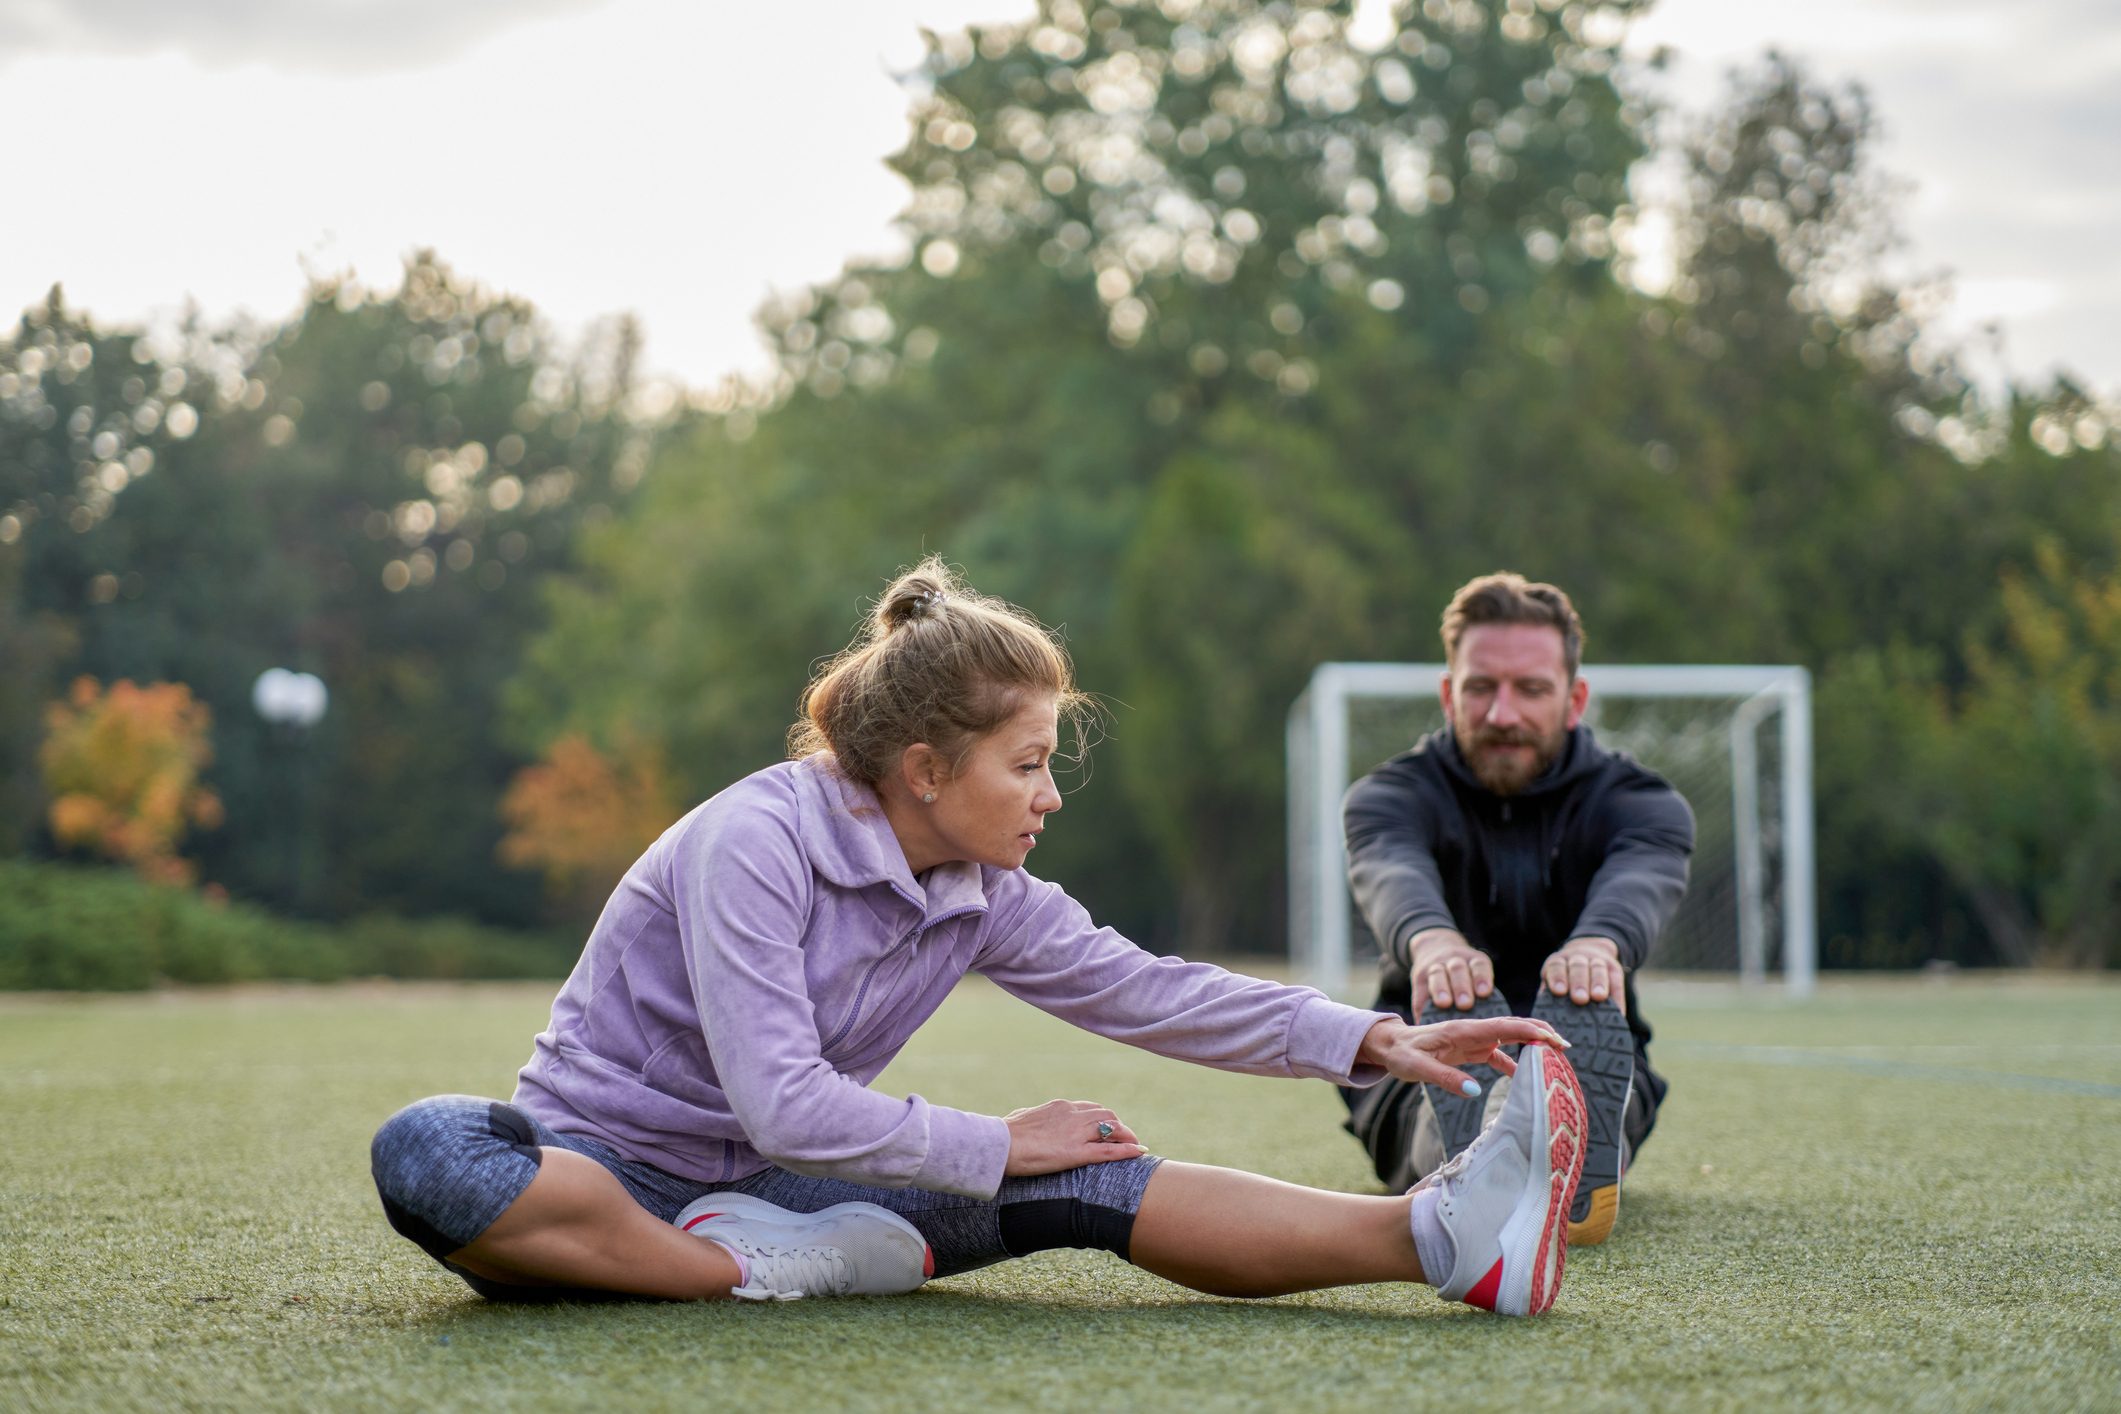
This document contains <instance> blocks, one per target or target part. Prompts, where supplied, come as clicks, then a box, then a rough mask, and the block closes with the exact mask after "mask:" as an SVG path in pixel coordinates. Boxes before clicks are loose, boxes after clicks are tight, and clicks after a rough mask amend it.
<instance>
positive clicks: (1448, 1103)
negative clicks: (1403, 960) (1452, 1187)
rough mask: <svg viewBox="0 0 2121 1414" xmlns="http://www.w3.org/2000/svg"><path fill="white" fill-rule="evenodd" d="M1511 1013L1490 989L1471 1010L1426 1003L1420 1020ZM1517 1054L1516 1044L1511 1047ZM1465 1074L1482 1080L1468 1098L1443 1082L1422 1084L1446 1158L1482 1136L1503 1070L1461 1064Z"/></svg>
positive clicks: (1432, 1022)
mask: <svg viewBox="0 0 2121 1414" xmlns="http://www.w3.org/2000/svg"><path fill="white" fill-rule="evenodd" d="M1509 1014H1510V1004H1509V1003H1508V1002H1506V1001H1504V1000H1503V999H1502V993H1500V992H1490V993H1488V994H1487V995H1486V996H1485V997H1482V998H1480V999H1479V1000H1478V1001H1476V1002H1475V1003H1474V1004H1473V1009H1472V1010H1471V1011H1457V1010H1446V1009H1445V1008H1443V1007H1439V1006H1437V1005H1436V1004H1435V1003H1434V1002H1429V1003H1426V1004H1424V1005H1423V1007H1422V1009H1421V1024H1422V1025H1424V1026H1433V1025H1435V1024H1436V1023H1437V1022H1439V1021H1465V1020H1469V1019H1472V1020H1481V1021H1492V1020H1495V1019H1497V1018H1499V1017H1505V1016H1508V1015H1509ZM1508 1050H1509V1052H1510V1054H1512V1055H1513V1056H1514V1055H1515V1054H1516V1048H1515V1047H1509V1048H1508ZM1459 1069H1460V1070H1463V1071H1464V1072H1465V1073H1466V1074H1468V1075H1470V1076H1472V1077H1473V1078H1474V1079H1475V1080H1477V1081H1479V1082H1480V1090H1481V1093H1480V1094H1478V1095H1475V1096H1473V1097H1471V1098H1468V1097H1466V1096H1464V1095H1460V1094H1458V1093H1456V1092H1455V1091H1451V1090H1446V1089H1444V1088H1443V1087H1442V1086H1441V1085H1423V1086H1422V1087H1421V1088H1422V1090H1423V1092H1424V1093H1425V1095H1426V1097H1427V1099H1428V1102H1429V1109H1430V1111H1431V1112H1432V1113H1434V1114H1435V1116H1436V1130H1437V1134H1438V1135H1439V1137H1441V1138H1442V1140H1443V1156H1444V1159H1445V1161H1446V1162H1448V1161H1450V1160H1452V1159H1455V1158H1457V1157H1458V1156H1459V1155H1460V1154H1462V1153H1464V1152H1465V1151H1466V1146H1467V1145H1469V1144H1471V1143H1472V1142H1473V1141H1474V1140H1475V1139H1478V1138H1479V1137H1480V1129H1481V1120H1482V1118H1483V1117H1484V1115H1485V1113H1486V1110H1487V1104H1488V1095H1489V1093H1490V1092H1492V1091H1493V1090H1494V1088H1495V1081H1496V1079H1497V1077H1498V1075H1499V1074H1500V1072H1498V1071H1497V1070H1496V1069H1495V1067H1493V1066H1491V1065H1466V1066H1460V1067H1459Z"/></svg>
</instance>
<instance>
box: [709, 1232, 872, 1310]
mask: <svg viewBox="0 0 2121 1414" xmlns="http://www.w3.org/2000/svg"><path fill="white" fill-rule="evenodd" d="M730 1238H737V1240H736V1241H730V1242H729V1245H730V1246H732V1247H736V1248H738V1249H739V1250H741V1251H742V1252H743V1254H744V1256H745V1258H746V1259H748V1260H749V1261H750V1263H751V1280H750V1281H749V1282H747V1283H746V1284H744V1285H743V1286H739V1287H733V1288H731V1289H730V1292H729V1294H730V1295H731V1296H736V1297H741V1298H742V1299H744V1300H746V1301H794V1300H796V1299H797V1298H799V1297H803V1296H844V1295H845V1294H846V1292H847V1288H848V1287H850V1286H852V1285H853V1284H854V1277H853V1274H852V1273H851V1272H849V1271H848V1270H847V1254H846V1253H845V1252H843V1251H841V1250H840V1249H839V1248H837V1247H779V1246H775V1245H773V1244H771V1243H760V1242H753V1241H752V1240H750V1239H749V1238H738V1237H737V1234H735V1233H730V1234H727V1235H726V1236H722V1237H719V1238H718V1239H717V1240H720V1241H729V1239H730Z"/></svg>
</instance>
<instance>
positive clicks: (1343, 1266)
mask: <svg viewBox="0 0 2121 1414" xmlns="http://www.w3.org/2000/svg"><path fill="white" fill-rule="evenodd" d="M1407 1201H1408V1200H1407V1199H1405V1198H1366V1197H1363V1196H1361V1195H1359V1194H1354V1193H1328V1192H1326V1191H1325V1190H1323V1189H1318V1188H1301V1187H1298V1186H1297V1185H1296V1184H1293V1183H1283V1182H1281V1181H1280V1180H1279V1179H1273V1178H1261V1177H1260V1176H1258V1175H1257V1174H1249V1173H1240V1172H1238V1171H1237V1170H1235V1169H1222V1168H1209V1167H1207V1166H1205V1165H1202V1164H1181V1163H1175V1162H1172V1161H1170V1160H1165V1161H1164V1162H1163V1163H1162V1164H1160V1165H1159V1166H1158V1167H1157V1170H1156V1173H1155V1174H1154V1176H1152V1177H1151V1178H1150V1180H1149V1186H1148V1188H1146V1189H1145V1190H1143V1192H1142V1203H1141V1209H1140V1211H1138V1212H1137V1213H1136V1214H1135V1215H1134V1234H1133V1237H1132V1240H1131V1242H1130V1243H1129V1248H1128V1259H1129V1260H1130V1261H1132V1262H1133V1263H1134V1264H1135V1265H1136V1266H1138V1267H1142V1268H1144V1269H1146V1270H1148V1271H1152V1272H1154V1273H1156V1274H1157V1275H1158V1276H1160V1277H1164V1278H1167V1279H1168V1280H1171V1281H1175V1282H1177V1283H1179V1284H1180V1285H1182V1286H1190V1287H1192V1288H1193V1289H1194V1290H1195V1291H1205V1292H1208V1293H1210V1294H1212V1295H1215V1296H1280V1295H1283V1294H1285V1293H1287V1292H1291V1291H1311V1290H1315V1289H1316V1288H1318V1287H1322V1286H1350V1285H1354V1284H1357V1283H1360V1282H1372V1281H1424V1280H1426V1278H1425V1277H1424V1276H1423V1275H1422V1270H1421V1258H1420V1257H1418V1256H1416V1255H1415V1252H1414V1236H1413V1233H1412V1231H1411V1230H1410V1229H1409V1227H1408V1225H1407ZM496 1226H498V1224H496Z"/></svg>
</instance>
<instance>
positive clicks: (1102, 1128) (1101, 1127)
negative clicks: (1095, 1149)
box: [1097, 1120, 1119, 1143]
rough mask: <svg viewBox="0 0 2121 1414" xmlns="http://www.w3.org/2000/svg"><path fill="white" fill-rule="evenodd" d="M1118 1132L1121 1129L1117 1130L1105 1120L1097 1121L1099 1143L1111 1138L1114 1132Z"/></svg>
mask: <svg viewBox="0 0 2121 1414" xmlns="http://www.w3.org/2000/svg"><path fill="white" fill-rule="evenodd" d="M1118 1132H1119V1131H1117V1130H1115V1129H1114V1128H1113V1127H1112V1126H1111V1125H1109V1124H1107V1123H1106V1122H1105V1121H1104V1120H1099V1121H1098V1122H1097V1138H1098V1142H1099V1143H1103V1142H1104V1141H1105V1140H1107V1139H1110V1138H1111V1137H1112V1136H1113V1135H1114V1134H1116V1133H1118Z"/></svg>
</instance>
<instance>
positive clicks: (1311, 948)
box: [1287, 663, 1818, 997]
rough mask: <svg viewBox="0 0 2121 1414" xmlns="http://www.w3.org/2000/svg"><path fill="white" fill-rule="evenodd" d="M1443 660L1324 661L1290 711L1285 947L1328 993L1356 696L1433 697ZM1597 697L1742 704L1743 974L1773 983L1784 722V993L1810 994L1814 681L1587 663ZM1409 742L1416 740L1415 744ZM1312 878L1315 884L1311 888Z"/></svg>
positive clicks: (1794, 670)
mask: <svg viewBox="0 0 2121 1414" xmlns="http://www.w3.org/2000/svg"><path fill="white" fill-rule="evenodd" d="M1445 671H1446V668H1445V666H1444V665H1443V664H1442V663H1321V664H1320V665H1319V666H1318V668H1317V670H1316V671H1314V672H1313V673H1312V674H1311V681H1310V683H1309V685H1307V686H1306V687H1305V688H1304V691H1303V693H1302V694H1301V695H1300V696H1299V697H1298V698H1297V699H1296V702H1295V704H1294V705H1293V706H1292V707H1291V708H1290V709H1289V719H1288V737H1287V746H1288V782H1289V798H1288V810H1289V939H1290V943H1291V944H1292V951H1294V952H1295V953H1296V956H1294V957H1292V959H1291V961H1292V962H1294V963H1295V964H1296V965H1297V966H1298V967H1299V968H1300V969H1301V970H1302V971H1303V973H1304V974H1305V975H1306V976H1307V977H1308V978H1309V980H1310V981H1311V984H1312V985H1313V986H1316V987H1317V988H1319V989H1320V990H1321V991H1323V992H1325V993H1327V994H1328V995H1329V996H1340V995H1342V994H1343V993H1344V992H1345V991H1346V989H1347V985H1348V972H1349V955H1350V945H1351V939H1350V929H1349V919H1348V900H1347V852H1346V849H1345V846H1344V844H1343V838H1342V833H1341V820H1340V799H1341V796H1342V795H1343V794H1345V793H1346V791H1347V788H1348V786H1349V785H1350V784H1351V783H1352V779H1353V777H1352V763H1351V762H1350V760H1349V740H1348V707H1349V704H1350V703H1352V702H1354V701H1356V700H1357V699H1360V698H1396V699H1415V698H1419V697H1421V696H1423V695H1429V696H1433V695H1434V694H1435V692H1436V688H1437V684H1438V682H1439V681H1440V680H1441V678H1442V677H1443V675H1444V673H1445ZM1582 677H1583V678H1584V680H1585V681H1586V682H1588V683H1589V684H1590V687H1591V692H1592V695H1593V698H1594V700H1595V699H1596V698H1597V697H1598V696H1599V695H1601V694H1604V695H1607V696H1610V697H1614V698H1654V697H1700V698H1712V697H1713V698H1725V699H1733V698H1735V699H1738V705H1737V707H1736V709H1735V710H1734V711H1733V712H1732V714H1731V719H1730V725H1729V728H1728V733H1729V738H1730V759H1731V796H1732V816H1733V818H1732V832H1733V838H1734V841H1735V847H1736V855H1737V869H1738V874H1739V881H1740V887H1739V891H1738V898H1739V905H1738V919H1737V930H1738V963H1739V976H1740V978H1741V979H1742V980H1744V981H1747V982H1759V981H1762V980H1764V979H1765V978H1766V975H1767V952H1768V948H1767V937H1766V924H1765V919H1764V916H1763V914H1764V909H1763V901H1764V894H1763V884H1764V880H1765V877H1766V865H1765V853H1764V845H1763V840H1762V829H1761V820H1760V800H1759V790H1758V775H1759V772H1758V756H1757V737H1758V732H1759V729H1760V727H1761V726H1762V725H1763V724H1764V723H1765V722H1766V720H1767V719H1768V718H1769V717H1771V716H1774V717H1779V718H1780V725H1781V737H1782V739H1781V752H1780V756H1781V777H1782V779H1781V797H1782V812H1783V822H1782V835H1781V839H1782V870H1781V874H1782V908H1781V922H1782V947H1781V949H1780V951H1781V958H1780V961H1781V964H1782V977H1783V984H1784V986H1785V987H1786V988H1787V989H1788V991H1789V992H1790V994H1791V995H1793V996H1800V997H1801V996H1808V995H1810V994H1811V991H1812V988H1813V985H1814V982H1815V980H1816V978H1817V965H1818V935H1817V931H1816V928H1817V924H1816V913H1815V909H1816V902H1815V900H1816V893H1815V884H1814V877H1813V871H1814V866H1813V853H1812V849H1813V834H1812V829H1813V826H1812V709H1811V674H1810V673H1808V672H1806V671H1805V670H1804V669H1803V668H1800V667H1792V666H1758V665H1745V664H1731V665H1719V664H1695V663H1688V664H1605V665H1590V664H1587V665H1585V667H1584V668H1583V669H1582ZM1409 744H1411V743H1409ZM1303 881H1307V882H1303Z"/></svg>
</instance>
